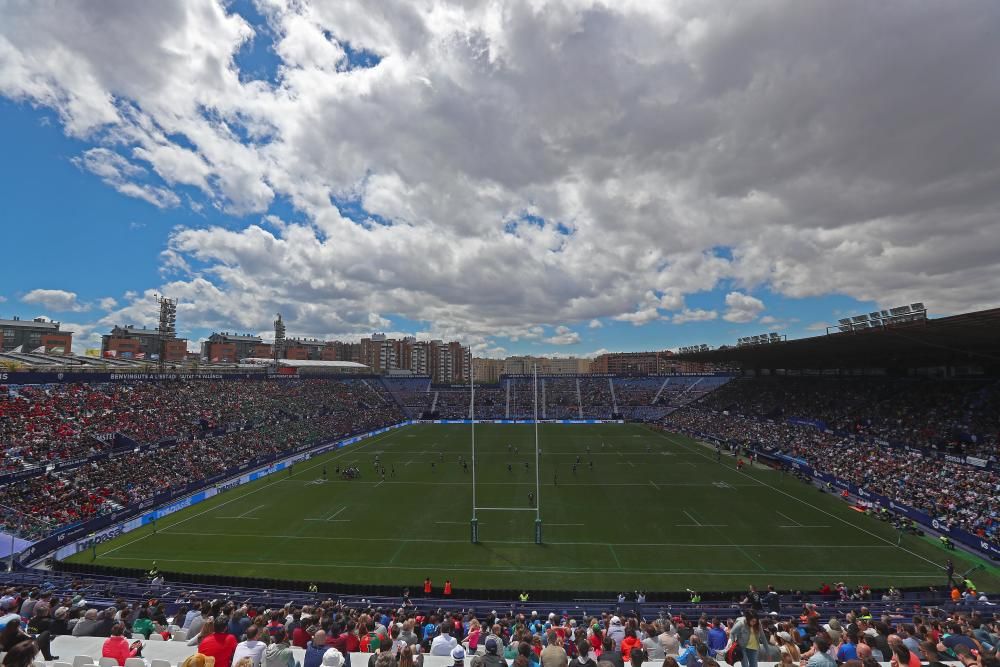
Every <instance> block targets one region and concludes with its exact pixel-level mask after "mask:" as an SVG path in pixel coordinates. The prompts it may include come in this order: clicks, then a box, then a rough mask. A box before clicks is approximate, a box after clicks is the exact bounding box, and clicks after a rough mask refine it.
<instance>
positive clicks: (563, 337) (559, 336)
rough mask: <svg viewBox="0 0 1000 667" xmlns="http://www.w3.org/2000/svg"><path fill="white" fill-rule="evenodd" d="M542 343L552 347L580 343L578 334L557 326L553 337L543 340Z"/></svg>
mask: <svg viewBox="0 0 1000 667" xmlns="http://www.w3.org/2000/svg"><path fill="white" fill-rule="evenodd" d="M544 342H546V343H550V344H552V345H576V344H577V343H579V342H580V334H579V333H577V332H576V331H572V330H570V328H569V327H566V326H558V327H556V330H555V335H554V336H549V337H548V338H545V339H544Z"/></svg>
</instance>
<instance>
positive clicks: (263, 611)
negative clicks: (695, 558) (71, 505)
mask: <svg viewBox="0 0 1000 667" xmlns="http://www.w3.org/2000/svg"><path fill="white" fill-rule="evenodd" d="M81 583H82V582H81ZM107 592H108V593H112V592H111V591H110V590H109V591H107ZM162 593H163V595H161V596H160V599H140V600H132V601H127V600H126V599H125V598H122V597H118V598H117V599H116V601H115V602H114V603H113V604H109V605H107V606H104V607H101V608H94V607H92V606H91V605H89V604H88V603H87V602H86V600H85V599H84V597H83V596H84V591H83V590H79V591H71V592H64V593H63V594H62V595H60V594H58V593H53V592H51V591H48V590H45V589H38V588H34V589H30V590H19V589H18V588H16V587H14V588H10V589H7V590H6V591H4V592H3V597H2V598H0V614H2V618H0V628H2V634H0V644H2V645H0V649H3V650H4V651H6V652H7V653H8V655H11V654H13V655H14V656H15V660H18V659H21V657H23V655H25V654H26V655H28V660H26V661H25V662H24V663H23V664H22V663H17V662H14V661H8V660H6V659H5V664H6V665H9V666H10V667H26V666H27V665H30V664H31V658H33V657H34V655H35V654H36V652H40V653H41V654H42V657H43V658H44V659H46V660H53V659H58V656H53V655H52V643H53V640H54V639H55V638H56V637H58V636H60V635H72V636H74V637H105V638H107V639H106V640H105V642H104V646H103V649H102V655H103V657H109V658H114V659H115V660H116V661H117V662H118V664H119V665H123V664H124V663H125V660H127V659H128V658H129V657H134V656H141V652H142V649H143V644H144V641H143V640H148V639H149V638H150V637H151V636H152V635H154V634H157V635H160V636H161V637H162V638H164V639H170V638H172V636H173V635H174V634H176V633H179V632H184V633H185V634H184V635H183V637H184V638H183V639H182V641H186V642H187V644H188V646H189V647H191V650H192V652H197V655H200V656H203V657H204V658H206V660H203V662H202V664H205V663H210V662H212V661H214V665H215V667H234V666H236V667H344V666H345V665H346V667H351V654H352V653H353V654H355V655H356V654H357V653H366V654H371V658H370V660H369V663H368V665H370V666H371V667H414V665H417V666H419V665H420V664H421V662H422V660H423V657H424V656H427V655H430V656H441V657H445V658H450V659H452V660H454V662H455V665H456V666H458V665H463V664H464V661H465V658H466V656H471V657H472V665H474V666H475V667H505V666H506V665H507V664H508V663H510V664H512V665H513V666H514V667H569V664H570V663H571V662H572V663H573V667H585V666H586V667H624V666H625V664H628V665H629V666H630V667H640V666H641V665H642V663H643V662H646V661H654V662H661V661H662V664H663V665H664V667H681V666H683V667H718V666H719V665H720V664H725V663H726V662H728V663H729V664H737V663H738V664H741V665H742V667H755V666H756V665H757V664H758V663H759V662H774V663H779V664H781V665H783V666H790V667H791V666H798V667H836V665H844V666H845V667H877V666H878V664H879V663H884V662H891V663H892V665H893V667H920V665H922V664H927V665H929V666H931V667H940V665H941V662H942V661H944V660H948V661H961V662H962V663H963V664H964V665H966V666H967V667H972V666H973V665H975V666H976V667H998V665H1000V663H998V661H997V652H996V647H997V646H998V642H1000V621H998V619H997V616H996V615H995V614H988V613H983V612H982V610H981V608H974V609H968V610H963V609H960V608H958V607H956V608H953V609H944V608H929V609H926V610H923V609H921V608H920V607H919V606H918V607H917V608H916V610H915V611H913V612H911V613H908V614H907V613H903V611H902V608H900V607H893V606H892V605H888V606H883V607H882V608H881V613H879V612H876V614H877V615H873V613H872V612H871V611H869V608H868V607H865V606H859V607H855V608H853V609H852V610H849V611H847V612H846V613H841V612H838V611H835V610H834V611H832V612H831V611H827V609H828V607H827V606H825V605H823V604H816V603H811V602H806V603H804V604H802V605H801V606H800V607H798V608H796V607H789V606H788V605H787V604H782V603H781V601H780V598H779V596H778V595H777V594H776V593H774V591H773V589H770V587H769V591H768V592H767V593H766V594H764V593H760V592H758V591H757V589H756V588H751V589H750V591H748V593H747V595H746V597H745V598H744V599H743V600H742V602H741V603H740V604H739V605H735V604H734V605H733V607H732V609H731V612H732V613H730V614H728V615H725V616H709V615H708V614H706V613H699V611H698V607H697V605H689V606H687V607H685V612H683V613H671V612H665V611H661V612H660V613H659V615H658V616H657V617H654V618H647V617H645V616H643V615H642V613H641V611H637V612H636V613H633V614H627V613H626V612H627V610H622V609H618V610H616V611H605V612H601V613H596V614H587V613H586V612H579V613H576V614H571V613H569V612H566V611H564V612H562V613H557V612H551V613H548V614H539V613H538V612H537V611H522V610H516V609H515V608H513V607H512V608H511V609H510V610H506V611H503V612H499V613H498V612H497V611H491V612H489V613H485V614H477V613H475V612H474V611H472V610H468V609H463V610H446V609H441V608H431V607H429V606H428V607H425V608H418V607H416V606H414V605H413V603H412V602H411V601H410V599H409V597H408V596H407V595H405V594H404V597H403V598H402V599H401V600H400V602H399V604H392V605H380V606H376V605H372V604H366V603H365V601H364V600H362V601H361V602H362V604H360V605H351V604H348V603H344V602H341V601H335V600H333V599H317V600H315V601H314V602H311V603H305V604H300V603H295V602H289V603H287V604H284V605H283V606H282V605H280V604H279V605H272V606H268V605H266V604H259V603H254V602H252V601H251V600H247V599H242V598H240V597H236V595H235V594H234V595H232V596H229V597H226V596H217V597H214V598H213V599H201V598H200V597H199V595H198V594H197V593H194V592H177V593H171V592H170V591H169V590H165V591H162ZM164 598H169V599H164ZM824 612H826V613H825V615H824ZM137 636H138V637H141V638H142V639H138V640H132V639H126V638H127V637H128V638H132V637H137ZM293 648H299V649H303V650H304V658H303V660H302V663H301V665H297V663H296V661H295V658H294V655H293ZM300 655H301V654H300ZM199 660H201V659H199ZM189 661H190V658H189ZM185 664H187V663H185ZM353 667H366V666H362V665H354V666H353Z"/></svg>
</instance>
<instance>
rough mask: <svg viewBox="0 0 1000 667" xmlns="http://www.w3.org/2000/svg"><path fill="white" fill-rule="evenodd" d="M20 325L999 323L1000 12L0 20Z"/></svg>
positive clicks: (598, 332)
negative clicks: (161, 303)
mask: <svg viewBox="0 0 1000 667" xmlns="http://www.w3.org/2000/svg"><path fill="white" fill-rule="evenodd" d="M0 15H2V16H3V20H2V21H0V136H2V138H3V141H2V144H0V145H2V146H3V150H2V153H0V179H2V181H0V182H2V183H3V192H4V196H3V207H2V213H0V216H2V218H0V219H2V229H0V231H2V236H0V238H2V239H3V247H4V250H5V252H4V253H3V266H4V270H3V273H2V277H3V278H2V281H0V316H4V317H9V316H11V315H20V316H21V317H34V316H39V315H44V316H48V317H53V318H55V319H59V320H61V321H63V322H66V323H68V324H69V326H70V327H71V328H74V329H76V330H77V332H78V333H79V334H80V336H81V342H80V343H79V344H78V347H86V346H90V345H92V344H93V341H94V337H95V336H97V335H99V333H101V332H103V331H106V330H107V329H108V328H110V326H111V325H112V324H115V323H122V324H126V323H131V324H138V325H143V324H146V325H153V324H154V323H155V303H154V302H153V299H152V296H153V294H155V293H163V294H167V295H168V296H172V297H175V298H177V299H179V300H180V302H181V306H180V309H179V325H180V327H181V329H182V331H183V332H184V333H185V334H186V335H188V336H191V337H192V338H198V337H200V336H204V335H205V334H206V333H208V332H210V331H212V330H228V331H262V332H264V331H267V330H268V329H270V323H271V321H272V320H273V318H274V313H276V312H281V313H282V314H283V315H284V317H285V319H286V321H287V322H288V325H289V333H290V334H298V335H315V336H322V337H340V338H357V337H359V336H360V335H362V334H365V333H369V332H371V331H376V330H377V331H387V332H405V333H418V334H420V335H434V336H439V337H445V338H453V337H459V338H461V339H463V340H465V341H466V342H468V343H472V344H474V345H475V346H476V349H477V350H478V351H480V352H481V353H489V354H501V353H524V352H528V353H543V352H559V353H563V354H588V353H592V352H594V351H596V350H599V349H623V350H636V349H652V348H663V347H676V346H679V345H686V344H692V343H702V342H705V343H710V344H721V343H727V342H732V341H734V340H735V339H736V337H738V336H741V335H749V334H755V333H762V332H765V331H771V330H780V331H782V332H784V333H787V334H788V335H790V336H802V335H810V334H811V333H812V332H814V331H816V330H819V329H821V328H822V326H823V325H824V324H825V323H829V322H831V321H835V320H836V318H837V317H838V316H844V315H849V314H853V313H857V312H865V311H867V310H869V309H870V308H871V307H874V306H883V307H888V306H895V305H899V304H901V303H910V302H913V301H923V302H925V303H926V304H927V305H928V306H929V308H930V309H931V311H932V312H933V313H935V314H948V313H955V312H962V311H965V310H969V309H975V308H981V307H988V306H996V305H998V302H1000V297H998V296H997V295H998V294H1000V222H998V214H1000V121H998V119H1000V68H998V67H997V63H998V62H1000V40H998V39H997V35H998V34H1000V3H997V2H995V1H993V0H989V1H983V2H976V1H974V0H968V1H963V2H953V1H951V0H941V1H935V0H930V1H927V2H869V1H867V0H865V1H860V0H859V1H857V2H854V1H851V0H847V1H845V0H830V1H826V2H824V1H821V0H817V1H815V2H802V1H801V0H787V1H773V2H738V3H733V2H699V1H697V0H691V1H688V0H684V1H680V2H669V1H663V0H659V1H648V2H646V1H641V0H617V1H616V2H605V3H598V2H591V1H589V0H562V1H554V2H543V1H542V0H524V1H517V0H514V1H511V2H502V1H491V2H475V1H473V0H327V1H318V0H317V1H308V0H234V1H231V2H213V1H211V0H164V1H162V2H143V3H135V2H131V0H105V1H102V2H88V3H83V2H73V1H66V2H56V1H52V0H23V1H22V0H0Z"/></svg>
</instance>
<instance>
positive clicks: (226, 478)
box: [17, 421, 413, 564]
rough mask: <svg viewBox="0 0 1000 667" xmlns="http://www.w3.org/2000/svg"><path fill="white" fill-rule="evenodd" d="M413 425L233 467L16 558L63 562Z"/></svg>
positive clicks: (33, 546)
mask: <svg viewBox="0 0 1000 667" xmlns="http://www.w3.org/2000/svg"><path fill="white" fill-rule="evenodd" d="M412 423H413V422H411V421H404V422H400V423H398V424H394V425H392V426H387V427H385V428H380V429H376V430H374V431H369V432H367V433H363V434H360V435H355V436H350V437H347V438H343V439H341V440H334V441H328V442H324V443H320V444H316V443H309V444H304V445H299V446H298V447H296V448H295V449H293V450H290V451H286V452H282V453H280V454H277V455H273V456H267V457H259V458H258V459H255V460H253V461H248V462H247V463H244V464H243V465H240V466H239V467H237V468H232V469H230V470H227V471H226V472H224V473H220V474H218V475H214V476H212V477H209V478H206V479H203V480H198V481H195V482H191V483H190V484H187V485H185V486H182V487H178V488H176V489H172V490H170V491H164V492H163V493H160V494H157V495H155V496H152V497H150V498H147V499H146V500H143V501H142V502H141V503H139V504H137V505H133V506H131V507H126V508H123V509H121V510H118V511H115V512H111V513H109V514H105V515H103V516H100V517H97V518H95V519H91V520H90V521H86V522H83V523H79V524H75V525H71V526H68V527H67V528H64V529H63V530H61V531H60V532H58V533H55V534H53V535H50V536H48V537H46V538H43V539H41V540H39V541H37V542H35V543H33V544H31V545H30V546H29V547H27V548H26V549H24V550H23V551H21V552H20V553H19V554H18V555H17V560H18V562H20V563H22V564H30V563H37V562H39V561H41V560H44V559H46V558H48V557H50V556H52V555H53V554H55V556H56V557H57V558H65V557H67V556H69V555H72V554H74V553H78V552H79V551H82V550H85V549H89V548H91V547H92V546H94V545H95V544H100V543H102V542H107V541H108V540H112V539H114V538H116V537H119V536H121V535H124V534H125V533H128V532H130V531H132V530H135V529H136V528H139V527H141V526H144V525H146V524H148V523H152V522H153V521H155V520H157V519H160V518H163V517H165V516H168V515H170V514H173V513H174V512H177V511H179V510H182V509H185V508H187V507H190V506H192V505H195V504H197V503H200V502H202V501H204V500H207V499H209V498H211V497H213V496H214V495H216V494H217V493H222V492H224V491H229V490H230V489H234V488H236V487H238V486H241V485H242V484H246V483H249V482H253V481H256V480H258V479H260V478H262V477H266V476H267V475H270V474H273V473H275V472H278V471H281V470H284V469H285V468H287V467H288V466H289V465H295V464H296V463H299V462H300V461H305V460H308V459H310V458H313V457H315V456H320V455H322V454H326V453H328V452H331V451H333V450H335V449H340V448H341V447H346V446H348V445H352V444H354V443H356V442H360V441H362V440H365V439H368V438H371V437H374V436H376V435H381V434H382V433H386V432H388V431H391V430H394V429H397V428H402V427H403V426H409V425H410V424H412Z"/></svg>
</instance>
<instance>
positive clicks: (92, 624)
mask: <svg viewBox="0 0 1000 667" xmlns="http://www.w3.org/2000/svg"><path fill="white" fill-rule="evenodd" d="M100 625H101V621H100V620H99V619H98V618H97V610H96V609H88V610H87V611H85V612H84V613H83V618H81V619H80V620H79V621H77V622H76V625H74V626H73V636H74V637H96V636H97V634H96V632H97V630H98V628H99V627H100Z"/></svg>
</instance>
